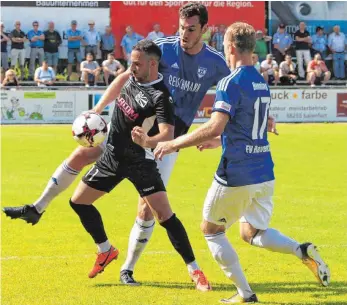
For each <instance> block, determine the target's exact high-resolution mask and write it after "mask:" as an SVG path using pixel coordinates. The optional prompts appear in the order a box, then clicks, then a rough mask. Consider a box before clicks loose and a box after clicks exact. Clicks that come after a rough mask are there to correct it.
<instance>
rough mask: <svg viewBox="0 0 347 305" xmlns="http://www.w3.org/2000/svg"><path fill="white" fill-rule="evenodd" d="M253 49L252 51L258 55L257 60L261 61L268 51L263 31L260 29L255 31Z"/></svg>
mask: <svg viewBox="0 0 347 305" xmlns="http://www.w3.org/2000/svg"><path fill="white" fill-rule="evenodd" d="M255 39H256V41H255V49H254V53H255V54H257V55H258V57H259V61H260V62H262V61H264V60H265V58H266V55H267V53H268V49H267V42H266V41H265V39H264V33H263V31H262V30H258V31H257V32H256V33H255Z"/></svg>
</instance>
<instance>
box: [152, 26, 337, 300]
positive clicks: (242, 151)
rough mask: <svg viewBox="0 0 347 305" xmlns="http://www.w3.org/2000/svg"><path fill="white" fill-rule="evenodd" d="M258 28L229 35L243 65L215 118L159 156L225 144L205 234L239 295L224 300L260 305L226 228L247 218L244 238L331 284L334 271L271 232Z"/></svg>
mask: <svg viewBox="0 0 347 305" xmlns="http://www.w3.org/2000/svg"><path fill="white" fill-rule="evenodd" d="M254 47H255V31H254V29H253V27H252V26H250V25H248V24H246V23H241V22H239V23H234V24H232V25H231V26H230V27H229V28H228V30H227V32H226V34H225V37H224V48H225V54H226V56H227V61H228V62H230V63H231V64H232V65H234V66H235V67H236V69H235V70H233V72H232V73H231V74H230V75H229V76H227V77H225V78H223V79H222V80H221V81H220V82H219V83H218V85H217V91H216V100H215V103H214V106H213V112H212V115H211V119H210V120H209V121H208V122H207V123H205V124H203V125H202V126H200V127H199V128H198V129H196V130H195V131H193V132H192V133H190V134H187V135H184V136H181V137H178V138H176V139H175V140H172V141H169V142H163V143H159V144H158V145H157V147H156V149H155V151H154V154H155V157H156V158H159V159H161V158H163V156H164V155H166V154H170V153H172V152H174V151H177V150H178V149H183V148H186V147H189V146H198V148H199V149H200V150H203V149H205V148H215V147H217V146H219V145H222V148H223V150H222V156H221V161H220V163H219V166H218V169H217V171H216V174H215V177H214V181H213V182H212V186H211V187H210V189H209V191H208V193H207V196H206V199H205V203H204V208H203V222H202V224H201V229H202V231H203V233H204V235H205V239H206V241H207V244H208V247H209V249H210V251H211V253H212V256H213V257H214V258H215V260H216V261H217V263H218V264H219V265H220V267H221V269H222V270H223V271H224V273H225V274H226V276H227V277H228V278H229V279H231V280H232V281H233V283H234V284H235V286H236V288H237V291H238V293H237V294H235V295H234V296H232V297H231V298H228V299H223V300H222V302H223V303H232V304H237V303H247V302H248V303H253V302H257V301H258V300H257V297H256V295H255V294H254V292H253V291H252V289H251V288H250V286H249V284H248V282H247V280H246V277H245V275H244V274H243V271H242V268H241V265H240V263H239V259H238V256H237V254H236V252H235V250H234V249H233V247H232V245H231V244H230V242H229V241H228V239H227V237H226V236H225V230H226V229H228V228H229V227H230V226H231V225H232V224H233V223H235V222H236V221H238V220H239V221H240V233H241V237H242V239H243V240H244V241H246V242H248V243H250V244H251V245H253V246H256V247H261V248H265V249H268V250H270V251H275V252H280V253H285V254H292V255H295V256H297V257H298V258H299V259H301V260H302V261H303V263H304V264H305V265H307V266H308V267H309V268H310V270H311V271H312V272H313V274H314V275H315V276H316V278H317V279H318V281H319V283H321V284H322V285H323V286H327V285H328V284H329V281H330V271H329V268H328V266H327V265H326V264H325V263H324V261H323V260H322V258H321V257H320V255H319V254H318V252H317V250H316V247H315V246H314V245H313V244H312V243H304V244H299V243H298V242H296V241H294V240H293V239H290V238H289V237H287V236H284V235H283V234H281V233H280V232H279V231H277V230H275V229H272V228H269V227H268V226H269V222H270V218H271V215H272V209H273V203H272V196H273V191H274V179H275V178H274V172H273V167H274V164H273V161H272V158H271V153H270V146H269V142H268V140H267V130H268V131H272V132H275V133H276V129H275V125H274V124H273V122H272V120H271V118H270V121H269V107H270V102H271V96H270V90H269V87H268V85H267V84H266V82H265V81H264V79H263V78H262V77H261V75H260V74H259V73H258V72H257V70H256V69H255V68H254V67H253V64H252V52H253V50H254Z"/></svg>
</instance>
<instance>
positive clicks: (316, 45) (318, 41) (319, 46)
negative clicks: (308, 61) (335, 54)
mask: <svg viewBox="0 0 347 305" xmlns="http://www.w3.org/2000/svg"><path fill="white" fill-rule="evenodd" d="M327 44H328V41H327V38H326V36H325V35H324V29H323V28H322V27H320V26H317V27H316V34H314V35H313V36H312V52H311V53H312V56H315V55H316V54H317V53H319V54H320V55H321V56H322V58H325V57H326V56H327V54H326V53H327V52H326V50H327Z"/></svg>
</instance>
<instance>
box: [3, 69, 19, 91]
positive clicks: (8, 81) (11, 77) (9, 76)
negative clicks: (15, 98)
mask: <svg viewBox="0 0 347 305" xmlns="http://www.w3.org/2000/svg"><path fill="white" fill-rule="evenodd" d="M2 86H3V87H18V86H19V82H18V79H17V76H16V72H15V71H14V70H12V69H10V70H7V71H6V73H5V78H4V80H3V81H2Z"/></svg>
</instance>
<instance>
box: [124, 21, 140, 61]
mask: <svg viewBox="0 0 347 305" xmlns="http://www.w3.org/2000/svg"><path fill="white" fill-rule="evenodd" d="M125 32H126V34H125V35H124V36H123V39H122V42H121V44H120V45H121V47H122V51H123V58H124V60H125V61H126V62H127V63H128V66H129V65H130V64H131V60H130V53H131V51H132V49H133V46H134V45H136V44H137V43H138V42H139V41H140V40H142V39H143V36H141V35H139V34H137V33H135V32H134V31H133V28H132V26H131V25H128V26H127V27H126V29H125Z"/></svg>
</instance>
